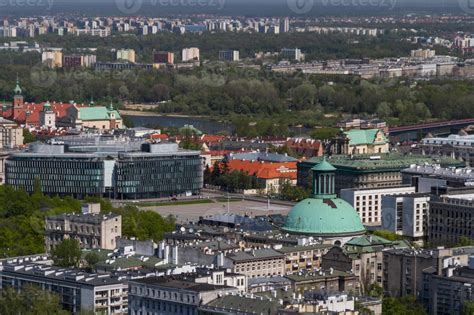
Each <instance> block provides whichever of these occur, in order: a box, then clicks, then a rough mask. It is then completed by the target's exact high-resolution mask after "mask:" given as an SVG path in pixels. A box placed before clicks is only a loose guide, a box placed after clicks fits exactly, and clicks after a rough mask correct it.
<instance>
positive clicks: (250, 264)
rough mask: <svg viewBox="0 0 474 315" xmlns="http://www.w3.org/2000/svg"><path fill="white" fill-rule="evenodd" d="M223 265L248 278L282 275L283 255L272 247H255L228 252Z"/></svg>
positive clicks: (283, 271)
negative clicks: (248, 249)
mask: <svg viewBox="0 0 474 315" xmlns="http://www.w3.org/2000/svg"><path fill="white" fill-rule="evenodd" d="M224 260H225V261H224V266H225V267H226V268H230V269H232V271H233V272H235V273H240V274H244V275H246V276H247V277H249V278H255V277H271V276H282V275H284V274H285V267H284V265H285V255H284V254H282V253H280V252H277V251H275V250H273V249H257V250H251V251H248V252H243V251H242V252H236V253H232V254H228V255H227V256H226V257H225V259H224Z"/></svg>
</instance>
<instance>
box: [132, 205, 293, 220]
mask: <svg viewBox="0 0 474 315" xmlns="http://www.w3.org/2000/svg"><path fill="white" fill-rule="evenodd" d="M227 206H229V210H227ZM141 209H143V210H152V211H156V212H158V213H159V214H161V215H163V216H167V215H170V214H171V215H174V216H176V218H177V221H178V222H179V223H185V222H188V221H197V220H198V219H199V217H206V216H210V215H213V214H216V213H226V212H229V213H234V214H241V215H245V214H247V215H250V216H256V215H264V214H276V213H278V214H287V213H288V211H289V210H290V209H291V206H288V205H276V204H272V203H270V207H268V205H267V204H266V203H262V202H256V201H248V200H244V201H233V202H229V203H228V204H227V202H215V203H208V204H193V205H173V206H153V207H143V208H141Z"/></svg>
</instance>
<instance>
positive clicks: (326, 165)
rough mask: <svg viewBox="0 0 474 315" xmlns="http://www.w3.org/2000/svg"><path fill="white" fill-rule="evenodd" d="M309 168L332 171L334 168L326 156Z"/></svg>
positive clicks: (317, 170)
mask: <svg viewBox="0 0 474 315" xmlns="http://www.w3.org/2000/svg"><path fill="white" fill-rule="evenodd" d="M311 170H312V171H315V172H334V171H335V170H336V168H335V167H334V166H332V164H331V163H329V162H328V161H327V160H326V157H323V160H322V161H321V162H319V163H318V164H317V165H315V166H314V167H313V168H312V169H311Z"/></svg>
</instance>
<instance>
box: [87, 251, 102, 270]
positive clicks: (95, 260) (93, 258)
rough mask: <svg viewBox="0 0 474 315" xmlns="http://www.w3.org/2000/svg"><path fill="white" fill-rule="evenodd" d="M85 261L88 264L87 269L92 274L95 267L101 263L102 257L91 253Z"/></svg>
mask: <svg viewBox="0 0 474 315" xmlns="http://www.w3.org/2000/svg"><path fill="white" fill-rule="evenodd" d="M84 260H85V261H86V263H87V269H88V270H89V272H92V270H93V269H94V267H95V265H96V264H97V263H98V262H99V261H100V257H99V255H98V254H97V253H96V252H89V253H87V254H86V255H85V257H84Z"/></svg>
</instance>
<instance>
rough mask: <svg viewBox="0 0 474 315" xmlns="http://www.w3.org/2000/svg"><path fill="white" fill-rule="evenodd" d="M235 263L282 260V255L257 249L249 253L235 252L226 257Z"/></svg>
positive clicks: (273, 251) (270, 250)
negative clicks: (272, 259)
mask: <svg viewBox="0 0 474 315" xmlns="http://www.w3.org/2000/svg"><path fill="white" fill-rule="evenodd" d="M227 257H228V258H229V259H231V260H233V261H235V262H245V261H252V260H260V259H271V258H283V257H284V255H283V254H282V253H279V252H277V251H275V250H273V249H258V250H253V251H250V252H237V253H232V254H229V255H228V256H227Z"/></svg>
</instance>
